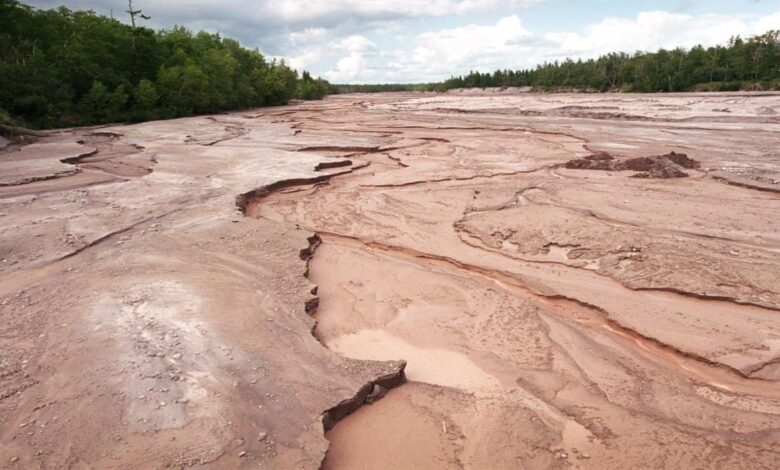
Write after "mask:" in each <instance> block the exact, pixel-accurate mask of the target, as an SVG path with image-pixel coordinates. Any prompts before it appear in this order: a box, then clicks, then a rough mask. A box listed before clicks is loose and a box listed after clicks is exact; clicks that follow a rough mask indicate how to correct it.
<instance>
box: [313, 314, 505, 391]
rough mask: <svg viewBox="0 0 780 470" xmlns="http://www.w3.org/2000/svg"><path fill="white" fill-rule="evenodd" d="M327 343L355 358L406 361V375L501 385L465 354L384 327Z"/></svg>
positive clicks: (480, 387)
mask: <svg viewBox="0 0 780 470" xmlns="http://www.w3.org/2000/svg"><path fill="white" fill-rule="evenodd" d="M327 346H328V347H329V348H330V349H332V350H334V351H336V352H338V353H339V354H341V355H343V356H347V357H351V358H354V359H364V360H366V359H367V360H376V361H389V360H397V359H404V360H406V361H407V366H406V378H407V379H408V380H409V381H411V382H423V383H427V384H431V385H440V386H442V387H452V388H457V389H461V390H465V391H469V392H488V391H495V390H498V389H500V384H499V381H498V380H497V379H496V378H495V377H493V376H491V375H490V374H487V373H486V372H485V371H483V370H482V369H480V368H479V367H478V366H477V365H476V364H474V362H472V361H471V359H469V358H468V357H467V356H466V355H464V354H461V353H459V352H457V351H452V350H449V349H441V348H421V347H417V346H415V345H413V344H411V343H409V342H408V341H406V340H404V339H402V338H399V337H397V336H394V335H392V334H391V333H388V332H387V331H384V330H376V329H363V330H360V331H358V332H356V333H352V334H347V335H342V336H338V337H336V338H334V339H331V340H329V341H328V342H327Z"/></svg>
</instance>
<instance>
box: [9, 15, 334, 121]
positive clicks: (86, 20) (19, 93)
mask: <svg viewBox="0 0 780 470" xmlns="http://www.w3.org/2000/svg"><path fill="white" fill-rule="evenodd" d="M134 37H135V40H134ZM305 75H306V77H305V79H301V80H299V79H298V75H297V72H296V71H295V70H293V69H291V68H290V67H288V66H287V65H286V64H285V63H284V62H278V63H277V62H275V61H274V62H271V63H268V62H266V60H265V58H264V57H263V55H262V54H261V53H260V52H259V51H258V50H256V49H255V50H251V49H246V48H244V47H242V46H241V45H240V44H239V43H238V42H237V41H235V40H232V39H228V38H222V37H220V35H218V34H210V33H206V32H198V33H195V34H193V33H192V32H190V31H188V30H187V29H186V28H183V27H175V28H173V29H171V30H170V31H153V30H151V29H148V28H141V27H139V28H136V29H135V31H133V29H132V28H131V26H129V25H126V24H123V23H122V22H120V21H117V20H114V19H111V18H106V17H104V16H100V15H97V14H95V13H94V12H92V11H71V10H69V9H67V8H65V7H61V8H58V9H54V10H37V9H34V8H31V7H28V6H26V5H23V4H21V3H19V2H17V1H16V0H0V109H5V110H7V111H8V112H9V113H10V115H11V117H12V118H15V119H16V120H18V121H19V122H20V123H23V124H24V125H27V126H31V127H53V126H61V125H78V124H96V123H103V122H117V121H138V120H148V119H158V118H168V117H178V116H188V115H192V114H195V113H215V112H219V111H224V110H231V109H241V108H249V107H255V106H265V105H278V104H285V103H287V102H288V101H289V100H290V99H291V98H293V97H296V98H304V99H318V98H322V97H323V96H324V95H325V94H328V93H331V92H332V90H331V87H330V84H328V83H327V82H325V81H324V80H320V79H316V80H315V79H313V78H312V77H311V76H310V75H309V74H308V73H307V74H305Z"/></svg>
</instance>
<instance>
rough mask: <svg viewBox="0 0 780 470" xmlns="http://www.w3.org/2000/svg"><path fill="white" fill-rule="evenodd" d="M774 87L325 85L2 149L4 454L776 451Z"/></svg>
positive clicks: (153, 462)
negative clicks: (698, 90) (396, 89)
mask: <svg viewBox="0 0 780 470" xmlns="http://www.w3.org/2000/svg"><path fill="white" fill-rule="evenodd" d="M778 112H780V95H777V94H744V93H735V94H680V95H534V94H500V93H459V94H445V95H437V94H376V95H344V96H337V97H331V98H328V99H326V100H324V101H322V102H316V103H303V104H299V105H294V106H288V107H283V108H273V109H263V110H254V111H249V112H240V113H231V114H224V115H219V116H211V117H199V118H189V119H180V120H174V121H164V122H152V123H145V124H139V125H133V126H115V127H110V128H101V129H75V130H63V131H58V132H54V133H52V134H51V135H50V136H48V137H45V138H43V139H41V140H40V141H38V142H36V143H34V144H32V145H28V146H26V147H21V148H18V147H14V146H11V147H9V148H8V149H7V150H6V151H4V152H3V153H0V168H2V177H0V221H2V224H0V256H1V257H2V260H3V261H2V263H1V264H0V273H1V274H2V277H1V278H0V320H2V325H3V326H2V330H0V331H2V335H0V346H2V347H1V348H0V350H1V351H3V352H2V356H0V439H1V440H2V446H0V462H2V465H0V466H3V465H8V466H11V467H12V468H13V466H16V467H18V468H29V467H62V466H65V467H67V466H75V467H80V466H93V467H117V468H148V467H150V466H157V467H163V466H174V467H175V466H189V465H207V466H212V467H214V468H225V467H246V468H257V467H258V466H261V467H262V468H319V467H320V466H322V467H323V468H328V469H342V468H365V469H400V468H434V469H435V468H507V469H509V468H558V467H573V468H599V469H601V468H651V467H652V468H767V469H769V468H776V465H777V462H778V461H779V460H780V450H778V449H780V427H778V424H777V423H778V422H779V421H780V416H779V415H780V383H778V382H779V381H780V154H778V150H777V149H779V148H780V118H778V117H777V116H780V114H778Z"/></svg>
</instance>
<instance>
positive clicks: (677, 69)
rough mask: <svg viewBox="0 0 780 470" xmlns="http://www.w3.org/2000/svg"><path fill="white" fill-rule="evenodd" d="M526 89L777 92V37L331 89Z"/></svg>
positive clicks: (779, 72) (775, 34)
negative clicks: (441, 78) (432, 80)
mask: <svg viewBox="0 0 780 470" xmlns="http://www.w3.org/2000/svg"><path fill="white" fill-rule="evenodd" d="M488 87H531V88H532V89H534V90H536V91H554V90H581V91H593V92H605V91H623V92H637V93H652V92H676V91H737V90H780V32H779V31H769V32H768V33H765V34H762V35H759V36H755V37H751V38H748V39H742V38H740V37H734V38H732V39H731V40H730V41H729V43H728V44H727V45H721V46H712V47H708V48H705V47H703V46H700V45H699V46H696V47H693V48H691V49H687V50H686V49H682V48H676V49H672V50H666V49H660V50H658V51H657V52H636V53H634V54H626V53H622V52H613V53H610V54H606V55H602V56H600V57H598V58H596V59H587V60H576V61H575V60H572V59H566V60H564V61H555V62H551V63H544V64H541V65H539V66H537V67H535V68H532V69H521V70H508V69H507V70H496V71H495V72H493V73H487V72H477V71H472V72H470V73H469V74H467V75H465V76H454V77H451V78H449V79H447V80H445V81H443V82H439V83H423V84H410V85H393V84H387V85H336V89H337V90H338V91H339V92H346V93H352V92H367V93H370V92H376V91H446V90H451V89H454V88H488Z"/></svg>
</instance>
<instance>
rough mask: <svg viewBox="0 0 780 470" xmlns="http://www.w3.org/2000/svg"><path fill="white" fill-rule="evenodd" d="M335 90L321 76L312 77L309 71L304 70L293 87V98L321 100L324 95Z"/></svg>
mask: <svg viewBox="0 0 780 470" xmlns="http://www.w3.org/2000/svg"><path fill="white" fill-rule="evenodd" d="M335 92H336V90H335V88H334V87H333V86H331V84H330V83H328V82H327V81H325V80H323V79H321V78H317V79H314V78H312V76H311V74H309V72H307V71H305V70H304V72H303V75H302V76H301V79H300V80H298V84H297V85H296V88H295V98H297V99H299V100H321V99H322V98H324V97H325V96H326V95H330V94H333V93H335Z"/></svg>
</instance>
